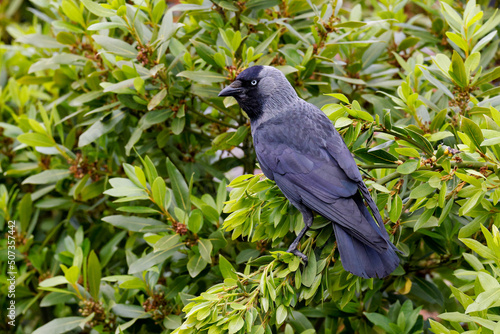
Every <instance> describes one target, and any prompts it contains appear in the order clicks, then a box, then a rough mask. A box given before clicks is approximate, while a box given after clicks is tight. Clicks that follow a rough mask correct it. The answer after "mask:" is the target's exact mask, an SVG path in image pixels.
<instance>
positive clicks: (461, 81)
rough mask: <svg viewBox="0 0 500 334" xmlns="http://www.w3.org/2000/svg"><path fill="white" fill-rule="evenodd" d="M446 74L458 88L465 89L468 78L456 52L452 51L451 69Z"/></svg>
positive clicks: (460, 58)
mask: <svg viewBox="0 0 500 334" xmlns="http://www.w3.org/2000/svg"><path fill="white" fill-rule="evenodd" d="M448 73H449V74H450V76H451V77H452V79H453V80H454V81H455V83H456V84H457V85H459V86H460V87H467V86H468V85H469V77H468V76H467V73H466V72H465V64H464V61H463V60H462V57H460V55H459V54H458V53H457V52H456V51H453V56H452V57H451V69H450V70H449V71H448Z"/></svg>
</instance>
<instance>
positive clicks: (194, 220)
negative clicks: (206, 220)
mask: <svg viewBox="0 0 500 334" xmlns="http://www.w3.org/2000/svg"><path fill="white" fill-rule="evenodd" d="M187 225H188V229H189V230H190V231H191V232H193V233H198V232H199V231H200V230H201V227H202V226H203V214H202V213H201V211H200V210H199V209H194V210H193V211H191V215H190V216H189V220H188V224H187Z"/></svg>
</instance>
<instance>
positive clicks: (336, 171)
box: [219, 66, 399, 278]
mask: <svg viewBox="0 0 500 334" xmlns="http://www.w3.org/2000/svg"><path fill="white" fill-rule="evenodd" d="M219 96H234V97H235V98H236V100H237V101H238V103H239V105H240V106H241V108H242V109H243V110H244V111H245V112H246V113H247V114H248V116H249V117H250V121H251V127H252V137H253V141H254V146H255V151H256V153H257V159H258V160H259V163H260V166H261V168H262V171H263V172H264V174H265V175H266V176H267V177H268V178H269V179H271V180H274V181H275V182H276V184H277V185H278V187H279V188H280V189H281V191H282V192H283V194H284V195H285V196H286V197H287V198H288V200H289V201H290V202H291V203H292V204H293V205H294V206H295V207H296V208H297V209H299V211H300V212H301V213H302V216H303V217H304V223H305V225H306V227H305V228H304V229H303V230H302V231H301V232H300V233H299V235H298V236H297V239H295V241H294V242H293V243H292V244H291V245H290V248H289V249H288V251H289V252H291V253H294V254H295V255H297V256H300V257H301V258H302V259H304V261H307V257H306V256H305V255H304V254H302V253H301V252H300V251H298V250H297V246H298V243H299V241H300V239H301V238H302V237H303V236H304V234H305V233H306V232H307V230H308V228H309V227H310V226H311V225H312V222H313V212H316V213H318V214H320V215H322V216H323V217H325V218H327V219H328V220H330V221H331V222H332V224H333V229H334V233H335V236H336V239H337V246H338V249H339V251H340V257H341V260H342V265H343V266H344V268H345V269H346V270H347V271H349V272H351V273H353V274H355V275H358V276H361V277H366V278H368V277H385V276H387V275H389V274H390V273H391V272H392V271H394V269H395V268H396V267H397V266H398V264H399V258H398V256H397V254H396V251H397V249H396V247H395V246H394V245H393V244H392V243H391V242H390V241H389V236H388V234H387V231H386V229H385V227H384V224H383V221H382V218H381V217H380V213H379V211H378V209H377V206H376V205H375V203H374V202H373V199H372V198H371V196H370V193H369V192H368V189H367V188H366V186H365V184H364V183H363V180H362V178H361V174H360V173H359V170H358V167H357V166H356V163H355V161H354V159H353V157H352V155H351V152H350V151H349V150H348V148H347V146H346V145H345V143H344V141H343V140H342V137H341V136H340V135H339V133H338V132H337V130H335V127H334V126H333V124H332V122H331V121H330V120H329V119H328V117H326V115H325V114H324V113H323V112H322V111H321V110H319V109H318V108H317V107H316V106H314V105H312V104H310V103H308V102H306V101H304V100H302V99H301V98H299V97H298V96H297V93H296V92H295V90H294V89H293V87H292V86H291V85H290V83H289V82H288V80H287V79H286V78H285V76H284V75H283V74H282V73H281V72H280V71H279V70H277V69H275V68H273V67H270V66H253V67H250V68H248V69H246V70H245V71H243V72H242V73H241V74H240V75H239V76H238V77H237V78H236V80H235V81H234V82H233V83H232V84H231V85H229V86H228V87H226V88H225V89H223V90H222V91H221V92H220V94H219ZM363 198H364V200H365V201H366V203H367V204H368V206H369V208H370V210H371V211H372V213H373V215H374V216H375V219H376V221H375V220H374V219H373V217H372V215H371V214H370V212H369V211H368V209H367V207H366V206H365V204H364V201H363Z"/></svg>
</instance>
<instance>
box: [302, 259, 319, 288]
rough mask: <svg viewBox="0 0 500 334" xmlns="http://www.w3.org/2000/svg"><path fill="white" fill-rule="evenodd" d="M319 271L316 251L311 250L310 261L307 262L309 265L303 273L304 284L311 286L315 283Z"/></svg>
mask: <svg viewBox="0 0 500 334" xmlns="http://www.w3.org/2000/svg"><path fill="white" fill-rule="evenodd" d="M316 272H317V262H316V255H315V254H314V252H311V254H310V255H309V261H308V262H307V266H306V267H305V269H304V272H303V274H302V285H304V286H306V287H308V288H310V287H311V286H312V284H313V283H314V279H315V278H316Z"/></svg>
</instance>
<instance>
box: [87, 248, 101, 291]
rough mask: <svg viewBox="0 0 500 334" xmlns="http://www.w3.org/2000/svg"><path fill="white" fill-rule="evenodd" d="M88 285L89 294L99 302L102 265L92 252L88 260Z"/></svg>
mask: <svg viewBox="0 0 500 334" xmlns="http://www.w3.org/2000/svg"><path fill="white" fill-rule="evenodd" d="M88 278H89V279H88V284H89V292H90V295H91V296H92V298H94V300H99V288H100V285H101V264H100V263H99V259H98V258H97V255H96V254H95V252H94V251H93V250H92V251H91V252H90V254H89V260H88Z"/></svg>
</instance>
